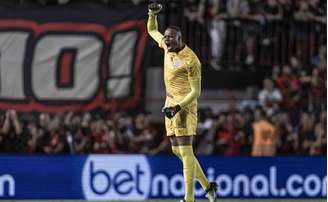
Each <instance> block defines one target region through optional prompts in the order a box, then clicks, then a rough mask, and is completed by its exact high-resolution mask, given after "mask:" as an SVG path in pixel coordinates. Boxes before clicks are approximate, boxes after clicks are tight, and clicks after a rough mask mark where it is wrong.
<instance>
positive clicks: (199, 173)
mask: <svg viewBox="0 0 328 202" xmlns="http://www.w3.org/2000/svg"><path fill="white" fill-rule="evenodd" d="M172 152H173V153H174V154H175V155H176V156H177V157H178V158H179V159H180V160H181V161H182V157H181V154H180V149H179V146H172ZM193 156H194V158H195V162H196V167H195V178H196V180H197V181H198V182H199V183H200V184H201V185H202V188H203V189H204V190H206V187H207V185H208V179H207V177H206V176H205V174H204V172H203V170H202V167H201V166H200V164H199V162H198V160H197V158H196V157H195V155H193Z"/></svg>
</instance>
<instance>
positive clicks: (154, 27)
mask: <svg viewBox="0 0 328 202" xmlns="http://www.w3.org/2000/svg"><path fill="white" fill-rule="evenodd" d="M161 10H162V5H161V4H158V3H151V4H149V6H148V22H147V30H148V33H149V35H150V36H151V37H152V38H153V39H154V40H155V41H156V42H157V43H158V45H159V46H160V47H161V41H162V39H163V35H162V34H161V33H160V32H159V31H158V23H157V14H158V13H159V12H160V11H161Z"/></svg>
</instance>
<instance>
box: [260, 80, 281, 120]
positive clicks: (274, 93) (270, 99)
mask: <svg viewBox="0 0 328 202" xmlns="http://www.w3.org/2000/svg"><path fill="white" fill-rule="evenodd" d="M258 99H259V103H260V105H261V106H262V107H263V109H264V110H265V112H266V115H267V116H272V115H273V114H274V113H275V112H276V111H278V110H279V108H280V107H279V105H280V102H281V101H282V95H281V93H280V91H279V89H277V88H275V87H274V83H273V81H272V80H271V79H269V78H267V79H264V81H263V89H262V90H261V91H260V93H259V96H258Z"/></svg>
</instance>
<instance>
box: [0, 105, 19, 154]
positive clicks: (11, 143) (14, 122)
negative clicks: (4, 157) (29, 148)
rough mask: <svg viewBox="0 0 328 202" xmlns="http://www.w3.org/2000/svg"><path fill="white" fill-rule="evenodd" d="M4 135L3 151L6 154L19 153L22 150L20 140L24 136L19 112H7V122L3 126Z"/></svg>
mask: <svg viewBox="0 0 328 202" xmlns="http://www.w3.org/2000/svg"><path fill="white" fill-rule="evenodd" d="M2 130H3V132H4V134H3V135H2V137H3V140H2V143H3V146H4V147H3V150H4V152H6V153H19V152H20V150H21V148H20V147H21V143H20V141H21V140H20V138H21V135H22V132H23V130H22V124H21V122H20V120H19V119H18V116H17V112H16V111H15V110H7V111H6V117H5V122H4V125H3V129H2Z"/></svg>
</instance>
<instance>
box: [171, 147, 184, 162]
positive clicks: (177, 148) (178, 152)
mask: <svg viewBox="0 0 328 202" xmlns="http://www.w3.org/2000/svg"><path fill="white" fill-rule="evenodd" d="M172 152H173V154H175V155H176V156H177V157H178V158H179V159H180V160H181V161H182V158H181V154H180V149H179V146H172Z"/></svg>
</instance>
